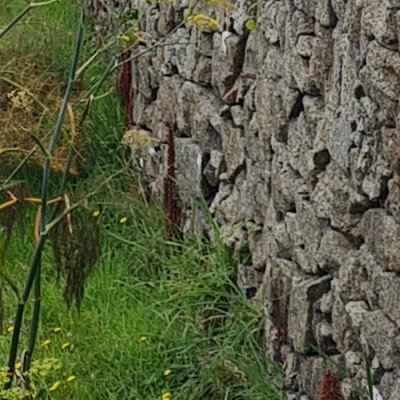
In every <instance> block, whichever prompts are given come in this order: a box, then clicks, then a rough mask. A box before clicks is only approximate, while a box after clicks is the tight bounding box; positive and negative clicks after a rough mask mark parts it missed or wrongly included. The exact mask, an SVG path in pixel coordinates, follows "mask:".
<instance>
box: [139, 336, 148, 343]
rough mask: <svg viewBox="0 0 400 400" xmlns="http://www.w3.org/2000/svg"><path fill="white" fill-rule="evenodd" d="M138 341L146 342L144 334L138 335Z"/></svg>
mask: <svg viewBox="0 0 400 400" xmlns="http://www.w3.org/2000/svg"><path fill="white" fill-rule="evenodd" d="M139 342H142V343H144V342H147V337H146V336H140V338H139Z"/></svg>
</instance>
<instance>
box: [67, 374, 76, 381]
mask: <svg viewBox="0 0 400 400" xmlns="http://www.w3.org/2000/svg"><path fill="white" fill-rule="evenodd" d="M75 379H76V376H75V375H70V376H69V377H67V379H66V381H67V382H73V381H74V380H75Z"/></svg>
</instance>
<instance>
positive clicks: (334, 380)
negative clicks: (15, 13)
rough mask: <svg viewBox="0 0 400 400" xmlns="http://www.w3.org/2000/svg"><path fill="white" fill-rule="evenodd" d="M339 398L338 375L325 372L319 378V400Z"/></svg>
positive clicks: (337, 399)
mask: <svg viewBox="0 0 400 400" xmlns="http://www.w3.org/2000/svg"><path fill="white" fill-rule="evenodd" d="M341 398H342V395H341V394H340V381H339V377H338V375H337V374H336V373H335V372H332V371H330V370H326V371H325V372H324V374H323V375H322V377H321V384H320V395H319V400H341Z"/></svg>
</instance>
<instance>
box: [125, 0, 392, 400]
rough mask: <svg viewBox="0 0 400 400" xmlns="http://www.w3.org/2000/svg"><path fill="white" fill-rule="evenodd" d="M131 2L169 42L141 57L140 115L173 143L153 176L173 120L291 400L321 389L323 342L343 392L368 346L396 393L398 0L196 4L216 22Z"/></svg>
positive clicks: (379, 379) (358, 383)
mask: <svg viewBox="0 0 400 400" xmlns="http://www.w3.org/2000/svg"><path fill="white" fill-rule="evenodd" d="M132 3H133V6H135V7H137V8H138V9H139V15H140V26H141V29H142V30H143V31H145V32H146V33H148V34H149V35H151V37H152V38H153V39H154V41H157V40H159V39H161V38H165V41H164V42H163V44H162V45H161V46H158V47H156V48H154V50H152V51H149V52H147V53H145V54H144V55H143V56H141V57H140V58H138V59H137V60H136V61H135V62H134V65H133V80H134V82H133V86H134V120H135V123H136V124H137V126H138V127H140V128H141V129H145V130H147V131H148V132H149V134H151V135H152V136H154V137H155V138H158V139H159V140H160V143H161V144H160V146H158V147H156V148H152V149H150V150H151V151H149V152H148V151H144V152H143V154H141V155H139V156H140V157H143V160H144V171H145V174H146V176H147V179H148V183H149V185H150V186H151V187H152V188H153V189H154V190H155V191H156V192H157V191H160V190H162V181H163V178H164V176H165V165H166V162H165V154H166V149H165V147H166V145H164V144H162V143H163V142H165V140H166V134H167V127H169V126H171V127H173V128H174V135H175V147H176V157H177V164H176V167H177V174H178V175H177V176H178V178H177V179H178V189H179V192H180V196H181V199H182V202H183V205H184V211H185V213H186V214H185V215H186V221H187V224H194V225H195V227H196V229H202V219H201V213H199V212H195V208H196V206H195V204H196V203H195V201H194V200H195V199H196V198H197V197H198V196H199V195H201V196H202V197H203V198H205V200H206V202H207V204H208V206H209V209H210V211H211V213H212V215H213V217H214V218H215V219H216V221H217V222H218V224H219V225H220V226H221V227H222V229H223V231H224V232H225V233H226V235H225V236H226V238H227V240H228V242H229V244H230V245H231V246H232V248H234V249H235V250H237V251H238V253H239V254H240V255H241V257H240V262H239V265H238V277H239V280H240V282H241V285H242V287H243V291H244V293H245V294H246V295H247V296H248V298H249V299H251V301H252V302H254V304H256V305H257V306H258V307H260V308H262V310H263V312H264V317H265V318H264V327H263V328H264V341H265V349H266V355H267V356H269V357H272V358H273V359H275V360H278V361H279V362H281V363H282V365H283V369H284V375H285V377H284V384H285V389H286V390H287V396H288V398H289V399H302V400H305V399H318V398H319V397H318V390H319V389H318V386H319V385H318V382H319V379H320V376H321V372H323V370H324V368H325V367H324V356H321V354H322V353H323V354H325V355H329V357H330V359H331V360H332V362H333V363H335V365H337V366H338V368H339V369H340V371H341V376H342V391H343V396H344V398H345V399H361V398H367V397H365V395H364V397H363V395H362V390H363V389H362V388H363V387H365V385H366V368H365V358H367V359H368V360H369V361H370V363H371V373H372V377H373V381H374V386H375V389H376V390H377V391H379V393H380V394H381V395H382V396H383V399H385V400H396V399H400V107H399V98H400V97H399V94H400V52H399V51H400V45H399V43H400V1H399V0H347V1H345V0H343V1H339V0H283V1H278V0H259V1H244V0H237V1H236V3H235V6H236V7H235V10H223V9H220V8H219V7H218V6H213V7H210V8H207V7H204V4H200V2H197V5H196V6H195V9H194V10H191V12H192V13H193V14H196V13H200V12H201V13H203V14H205V15H207V16H210V17H212V18H216V20H217V21H218V28H217V29H214V30H212V29H201V28H199V27H198V26H191V25H188V24H182V21H183V20H184V18H185V15H186V14H185V12H186V13H187V11H185V10H188V9H189V7H190V6H191V5H192V2H191V1H189V0H187V1H185V0H181V1H179V2H172V3H171V2H165V3H163V2H161V3H159V4H155V3H153V4H149V3H147V2H146V1H134V2H132ZM177 3H179V4H177ZM221 3H222V2H221ZM250 17H251V18H254V20H255V21H256V24H257V29H256V30H255V31H251V32H248V31H246V29H245V28H244V24H245V21H246V20H247V19H248V18H250ZM148 47H149V43H147V44H143V45H139V46H138V48H137V49H136V50H135V52H137V53H139V52H142V51H144V50H146V49H148ZM316 349H320V353H318V351H316ZM328 365H329V366H330V367H331V368H332V364H328Z"/></svg>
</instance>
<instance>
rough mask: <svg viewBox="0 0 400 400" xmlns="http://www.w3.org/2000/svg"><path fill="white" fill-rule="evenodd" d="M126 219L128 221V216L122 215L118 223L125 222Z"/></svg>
mask: <svg viewBox="0 0 400 400" xmlns="http://www.w3.org/2000/svg"><path fill="white" fill-rule="evenodd" d="M126 221H128V217H122V218H121V219H120V220H119V223H120V224H126Z"/></svg>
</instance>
